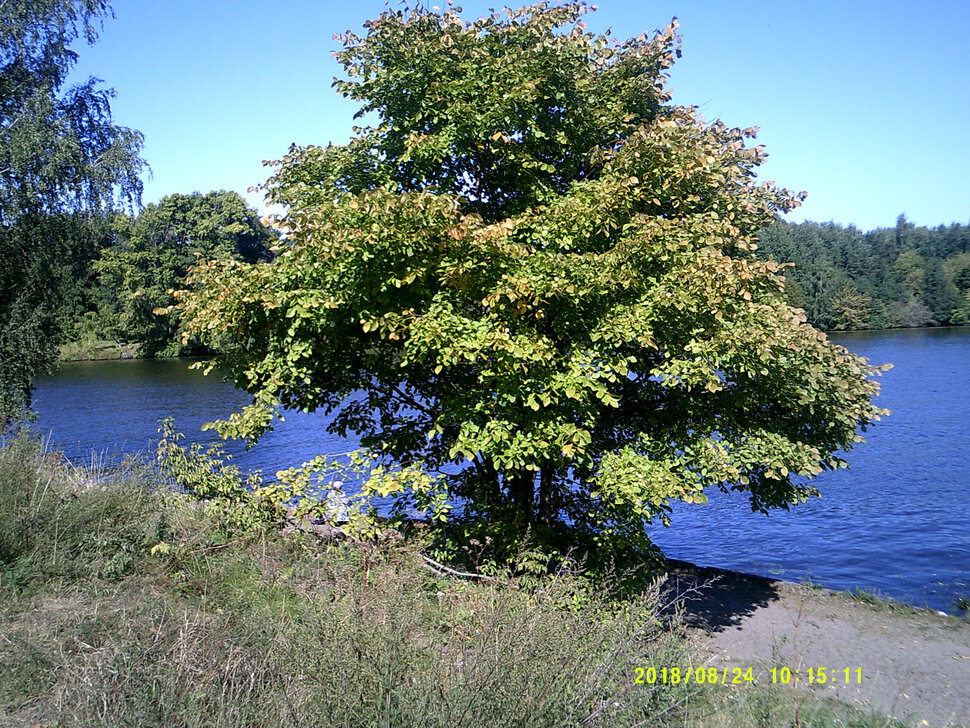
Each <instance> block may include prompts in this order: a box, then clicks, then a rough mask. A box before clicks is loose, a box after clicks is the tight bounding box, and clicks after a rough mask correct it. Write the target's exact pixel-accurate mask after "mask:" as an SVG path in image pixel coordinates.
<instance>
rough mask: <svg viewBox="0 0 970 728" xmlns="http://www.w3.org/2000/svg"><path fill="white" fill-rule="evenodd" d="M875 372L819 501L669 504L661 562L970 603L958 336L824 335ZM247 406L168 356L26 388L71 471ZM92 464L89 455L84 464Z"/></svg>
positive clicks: (310, 425)
mask: <svg viewBox="0 0 970 728" xmlns="http://www.w3.org/2000/svg"><path fill="white" fill-rule="evenodd" d="M833 338H834V339H835V340H836V341H838V342H839V343H841V344H843V345H845V346H847V347H848V348H850V349H851V350H852V351H854V352H856V353H858V354H861V355H863V356H865V357H867V358H869V359H870V361H872V362H874V363H884V362H892V363H893V365H894V367H893V369H891V370H890V371H889V372H887V373H886V374H884V375H883V376H882V378H881V380H882V396H881V397H880V398H879V404H880V406H882V407H888V408H889V409H891V410H892V411H893V414H892V415H891V416H890V417H888V418H885V419H884V420H883V421H882V422H881V423H879V424H878V425H877V426H876V427H875V428H873V429H872V430H870V431H869V432H868V433H867V435H866V438H867V442H866V443H865V444H864V445H860V446H859V447H857V448H856V449H854V450H852V451H851V452H850V453H849V456H848V460H849V463H850V465H851V469H850V470H848V471H839V472H834V473H824V474H822V475H821V476H819V477H818V478H817V479H816V481H815V484H816V485H817V486H818V488H819V490H821V492H822V497H821V498H817V499H812V500H811V501H809V502H807V503H804V504H801V505H799V506H797V507H795V508H793V509H792V510H791V511H790V512H785V511H777V512H773V513H771V515H769V516H764V515H761V514H757V513H752V512H751V510H750V508H749V507H748V505H747V501H746V499H745V498H744V497H742V496H739V495H737V494H734V495H724V494H721V493H711V499H710V503H708V504H706V505H688V504H678V506H677V507H676V508H675V512H674V514H673V519H672V526H671V527H670V528H661V527H657V528H653V529H651V536H652V537H653V539H654V540H655V541H656V543H658V544H659V545H660V546H661V547H662V548H663V549H664V551H665V553H667V555H668V556H671V557H673V558H679V559H684V560H687V561H693V562H695V563H698V564H702V565H708V566H718V567H722V568H728V569H736V570H739V571H746V572H750V573H755V574H761V575H764V576H771V577H777V578H783V579H789V580H794V581H801V580H811V581H813V582H815V583H818V584H821V585H824V586H827V587H831V588H835V589H852V588H861V589H866V590H869V591H873V592H876V593H878V594H881V595H883V596H887V597H892V598H895V599H899V600H901V601H905V602H909V603H913V604H918V605H925V606H930V607H933V608H936V609H940V610H943V611H946V612H951V611H953V609H954V603H955V601H956V600H957V599H958V598H960V597H968V598H970V473H968V468H967V459H968V453H967V446H968V443H970V437H968V436H970V328H947V329H907V330H896V331H878V332H859V333H852V334H839V335H837V336H834V337H833ZM246 401H247V399H246V397H245V396H244V395H243V394H242V393H240V392H237V391H236V390H234V389H233V388H232V387H231V386H229V385H228V384H226V383H224V382H222V381H221V380H220V379H219V378H218V377H216V376H209V377H203V376H201V374H200V373H199V372H197V371H194V370H189V369H188V368H187V362H185V361H178V360H160V361H152V360H143V361H124V362H120V361H119V362H115V361H112V362H76V363H70V364H66V365H64V366H63V367H62V368H61V369H60V371H59V372H58V373H57V374H55V375H54V376H51V377H47V378H45V379H43V380H41V381H40V382H38V386H37V391H36V395H35V400H34V405H35V409H36V410H37V411H38V412H39V420H38V423H37V427H38V429H40V430H41V431H42V432H44V433H45V434H46V435H47V437H48V439H49V442H50V444H51V446H53V447H55V448H57V449H60V450H63V451H64V453H65V455H66V456H67V457H69V458H70V459H72V460H74V461H76V462H77V461H80V462H84V461H88V460H90V459H91V458H92V457H94V458H95V459H100V460H113V459H114V458H116V457H118V456H119V455H120V454H123V453H147V452H149V451H150V449H151V443H152V440H153V438H155V437H157V435H156V430H157V426H158V425H157V423H158V420H159V419H161V418H163V417H169V416H171V417H174V418H175V421H176V425H177V428H178V429H179V430H181V431H182V432H186V433H189V434H190V435H191V436H192V437H193V438H194V439H195V440H196V441H206V440H210V441H211V440H214V439H215V438H214V437H213V436H212V435H211V433H200V432H199V426H200V425H201V424H202V423H203V422H207V421H210V420H213V419H217V418H219V417H223V416H225V415H228V414H229V413H230V412H232V411H234V410H235V409H237V408H238V407H240V406H241V405H243V404H245V403H246ZM355 446H356V443H355V442H354V441H351V440H345V439H341V438H337V437H334V436H332V435H329V434H328V433H327V432H326V422H325V420H324V419H323V418H322V417H320V416H317V415H306V414H302V413H296V414H288V415H287V421H286V422H285V423H283V424H281V425H279V426H278V427H277V428H276V430H275V431H274V432H272V433H270V434H268V435H267V436H266V437H265V438H264V439H263V440H262V441H261V442H260V443H259V444H258V445H257V446H256V447H255V448H253V449H252V450H250V451H248V452H246V451H244V450H243V449H242V448H241V447H238V446H237V447H233V448H230V450H231V451H232V452H234V454H235V455H236V462H237V463H238V464H240V465H241V466H242V467H244V468H245V469H249V470H256V469H260V470H263V471H264V472H270V473H272V472H275V471H276V470H278V469H280V468H281V467H287V466H290V465H295V464H299V463H300V462H303V461H305V460H309V459H310V458H312V457H313V456H315V455H317V454H339V453H343V452H347V451H348V450H352V449H353V448H354V447H355ZM92 454H93V455H92Z"/></svg>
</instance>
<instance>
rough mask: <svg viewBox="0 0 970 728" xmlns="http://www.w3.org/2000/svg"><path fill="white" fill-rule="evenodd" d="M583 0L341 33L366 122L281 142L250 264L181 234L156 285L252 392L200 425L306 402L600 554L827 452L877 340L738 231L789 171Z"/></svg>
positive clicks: (857, 424)
mask: <svg viewBox="0 0 970 728" xmlns="http://www.w3.org/2000/svg"><path fill="white" fill-rule="evenodd" d="M588 11H589V8H588V7H587V6H586V5H585V4H583V3H569V4H563V5H553V4H550V3H540V4H538V5H534V6H531V7H528V8H525V9H522V10H506V11H503V12H494V13H492V14H491V15H489V16H487V17H485V18H481V19H479V20H475V21H472V22H468V21H465V20H463V19H462V18H461V16H460V15H459V11H458V10H457V9H455V10H452V9H448V10H445V11H443V12H437V11H433V10H425V9H422V8H417V9H404V10H390V11H387V12H385V13H383V14H382V15H381V16H380V17H379V18H377V19H376V20H373V21H371V22H369V23H367V24H366V26H365V28H366V34H365V35H363V36H358V35H354V34H352V33H348V34H346V35H343V36H340V40H341V41H342V42H343V49H342V50H341V51H339V52H338V53H337V54H336V55H337V57H338V59H339V60H340V61H341V63H342V64H343V66H344V69H345V71H346V77H345V78H344V79H341V80H337V81H336V82H335V85H336V87H337V89H338V90H339V91H340V92H341V93H343V94H344V95H345V96H347V97H349V98H351V99H354V100H355V101H358V102H360V104H361V108H360V112H359V116H365V115H366V118H368V119H373V123H372V124H371V125H369V126H365V127H360V128H356V130H355V134H356V135H355V136H354V137H353V138H352V139H351V140H350V141H349V142H348V143H346V144H343V145H330V146H327V147H326V148H322V147H314V146H309V147H293V148H291V149H290V151H289V153H288V154H287V155H286V156H285V157H284V158H283V159H282V160H280V162H279V163H278V169H277V170H276V172H275V174H274V175H273V177H272V178H271V179H270V180H269V182H268V183H267V185H266V190H267V192H268V196H269V199H270V200H271V201H273V202H276V203H281V204H283V205H285V206H286V209H287V212H286V214H285V215H284V216H283V217H282V219H281V220H280V221H279V223H278V224H279V226H280V228H281V229H282V230H284V231H285V235H286V237H285V241H284V242H283V244H282V245H281V248H280V253H279V255H278V257H277V258H276V260H275V262H274V263H273V264H271V265H247V264H244V263H240V262H229V261H207V262H201V263H200V264H199V265H197V266H196V267H195V268H194V269H193V271H192V273H191V276H190V279H189V284H190V285H189V288H190V290H189V292H185V293H182V294H180V295H181V296H182V298H181V304H180V308H181V312H182V315H183V320H184V321H185V326H186V331H187V332H188V333H190V334H192V335H196V336H200V337H203V338H204V337H206V336H218V337H220V340H221V341H223V342H227V345H226V349H225V352H226V353H225V356H223V357H222V358H221V360H220V366H221V367H224V371H227V372H229V373H230V375H231V376H232V378H233V379H234V380H235V382H236V383H237V385H238V386H240V387H242V388H244V389H246V390H247V391H249V392H251V393H252V394H253V396H254V404H253V405H252V406H251V407H248V408H246V409H245V410H243V412H241V413H238V414H237V415H234V416H232V417H230V418H229V419H228V420H227V421H225V422H222V423H221V424H219V425H218V428H219V431H220V432H221V433H222V434H223V435H225V436H250V437H258V436H259V435H260V434H261V433H262V432H263V431H264V430H265V428H266V427H268V426H269V425H270V424H271V421H272V416H273V413H274V411H277V410H279V409H280V408H291V409H302V410H307V411H315V410H322V411H324V412H326V413H329V414H331V415H332V416H333V424H332V427H331V429H332V430H333V431H334V432H337V433H339V434H342V435H343V434H347V433H354V434H356V435H358V436H359V437H360V438H361V441H362V443H363V444H364V445H365V446H368V447H371V448H373V449H374V451H375V452H377V453H379V454H380V455H381V456H382V457H385V458H388V459H390V460H394V461H397V462H399V463H402V464H406V465H408V466H416V467H422V468H425V469H427V470H428V471H429V472H431V473H435V474H438V475H440V477H442V478H443V479H444V482H445V483H446V484H447V488H448V493H449V495H450V496H451V497H452V498H454V499H456V500H457V501H458V502H460V503H461V505H462V508H461V509H460V520H463V522H464V523H466V524H468V529H469V530H468V531H467V533H468V534H469V535H471V534H472V533H473V532H474V531H475V529H482V528H485V529H488V528H493V527H494V528H497V529H500V530H501V533H502V535H503V536H509V537H512V538H515V537H516V534H518V535H519V536H521V534H523V533H525V532H526V531H527V530H528V531H531V532H532V533H533V534H534V535H535V536H537V537H538V538H540V539H542V540H546V541H550V542H554V543H562V544H565V543H574V542H575V541H576V540H577V539H581V540H586V541H587V543H590V544H595V545H596V547H597V548H599V549H601V552H600V555H601V556H606V557H608V555H609V553H610V549H613V548H616V549H617V551H619V552H630V551H631V550H632V551H633V552H643V551H645V550H646V549H648V548H649V543H648V541H647V539H646V537H645V535H644V528H643V527H644V524H645V523H648V522H651V521H655V520H659V521H662V522H666V521H667V517H668V514H669V512H670V508H671V503H672V502H673V501H677V500H682V501H687V502H694V503H700V502H703V501H704V500H705V499H706V496H705V491H706V490H708V489H710V488H720V489H722V490H736V491H741V492H744V493H746V494H747V495H748V497H749V498H750V501H751V506H752V508H754V509H756V510H762V511H765V510H768V509H770V508H775V507H782V508H787V507H788V506H789V505H791V504H794V503H797V502H799V501H801V500H803V499H805V498H806V497H807V496H809V495H811V494H813V493H814V492H815V491H814V489H813V488H812V487H811V486H810V485H808V482H807V481H808V479H810V478H811V477H813V476H815V475H817V474H818V473H819V472H821V471H822V470H824V469H827V468H836V467H839V466H840V465H842V464H843V461H842V459H841V458H840V457H839V456H838V455H837V454H836V453H839V452H840V451H843V450H846V449H848V448H850V447H852V446H853V445H854V444H855V443H856V442H858V441H859V440H860V439H861V438H860V437H859V435H858V434H857V433H858V431H859V430H860V429H861V430H865V429H866V428H867V427H868V426H869V425H870V424H871V423H872V422H874V421H875V420H877V419H878V418H879V415H880V413H881V411H880V410H879V409H878V408H876V407H875V406H874V405H873V404H872V401H871V398H872V397H873V395H875V394H876V392H877V389H878V386H877V384H876V383H875V382H874V381H872V379H870V377H871V375H872V374H873V373H874V371H875V370H874V369H873V368H872V367H870V366H869V365H868V364H867V363H866V362H865V361H864V360H863V359H861V358H859V357H856V356H854V355H852V354H851V353H849V352H848V351H846V350H845V349H844V348H842V347H839V346H835V345H833V344H832V343H831V342H829V341H828V339H827V338H826V337H825V335H824V334H823V333H821V332H819V331H817V330H816V329H814V328H812V327H811V326H810V325H809V324H808V323H806V319H805V316H804V314H803V313H802V312H801V311H799V310H797V309H793V308H792V307H791V306H789V305H788V303H787V302H786V299H785V295H784V285H783V278H782V275H781V270H782V267H781V266H779V265H778V264H776V263H774V262H771V261H763V260H759V258H758V257H757V256H756V254H755V250H756V247H757V245H756V242H755V241H756V235H757V234H758V232H759V230H761V229H762V228H763V227H764V226H765V225H766V224H768V223H770V222H771V221H773V220H775V219H776V217H777V216H778V215H780V214H783V213H785V212H787V211H788V210H790V209H791V208H793V207H794V206H796V205H797V204H798V202H799V199H800V197H799V196H798V195H794V194H791V193H789V192H787V191H785V190H782V189H778V188H777V187H775V186H774V185H773V184H772V183H759V182H758V181H757V179H756V170H757V167H758V165H759V164H761V162H762V161H763V160H764V158H765V154H764V150H763V149H762V148H761V147H759V146H751V145H750V143H749V141H748V140H749V139H751V138H752V137H753V136H754V133H755V130H753V129H744V130H742V129H732V128H728V127H727V126H725V125H724V124H722V123H720V122H713V123H708V122H706V121H704V120H703V119H702V118H701V117H700V116H699V114H698V112H697V110H696V109H695V108H690V107H683V106H677V105H674V104H672V103H671V100H670V95H669V93H668V91H667V90H666V87H665V83H666V79H667V73H668V69H669V68H670V67H671V65H672V64H673V63H674V60H675V58H676V57H677V56H678V55H679V54H680V50H679V47H678V42H679V39H678V37H677V35H676V27H677V26H676V23H672V24H671V25H670V26H669V27H667V28H666V29H664V30H662V31H660V32H658V33H656V34H655V35H653V36H650V37H648V36H647V35H641V36H638V37H636V38H633V39H630V40H627V41H623V42H618V41H616V40H614V39H612V38H611V37H609V36H608V35H598V34H594V33H591V32H589V31H588V30H586V27H585V25H584V23H583V22H582V17H583V16H584V15H585V14H586V13H587V12H588Z"/></svg>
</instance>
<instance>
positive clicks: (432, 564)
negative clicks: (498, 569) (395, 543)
mask: <svg viewBox="0 0 970 728" xmlns="http://www.w3.org/2000/svg"><path fill="white" fill-rule="evenodd" d="M421 558H422V559H424V565H425V568H427V569H430V570H431V571H433V572H435V573H436V574H437V575H438V576H441V575H442V574H451V575H452V576H461V577H463V578H465V579H481V580H482V581H495V579H493V578H492V577H490V576H485V574H475V573H472V572H468V571H455V570H454V569H449V568H448V567H447V566H445V565H444V564H439V563H438V562H437V561H435V560H434V559H432V558H430V557H428V556H425V555H424V554H421Z"/></svg>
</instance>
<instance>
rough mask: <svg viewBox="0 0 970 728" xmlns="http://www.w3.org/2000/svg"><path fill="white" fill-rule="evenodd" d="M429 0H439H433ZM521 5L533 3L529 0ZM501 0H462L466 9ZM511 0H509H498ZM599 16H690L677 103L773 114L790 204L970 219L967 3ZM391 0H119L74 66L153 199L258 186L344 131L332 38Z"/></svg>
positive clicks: (812, 216) (777, 162) (753, 120)
mask: <svg viewBox="0 0 970 728" xmlns="http://www.w3.org/2000/svg"><path fill="white" fill-rule="evenodd" d="M435 2H437V0H433V1H432V2H431V3H429V4H432V5H433V4H435ZM523 4H525V3H523ZM496 5H497V4H496V3H488V2H477V1H476V2H466V3H462V6H463V7H464V10H465V12H464V13H463V15H464V16H465V17H466V18H473V17H478V16H479V15H483V14H486V13H487V10H488V8H489V7H493V6H496ZM498 5H499V6H501V5H500V4H498ZM598 6H599V10H598V11H597V12H595V13H592V14H590V15H589V16H587V24H588V25H589V27H590V28H591V29H592V30H595V31H602V30H605V29H606V28H608V27H611V28H612V29H613V32H614V34H615V35H616V36H617V37H620V38H627V37H631V36H634V35H638V34H639V33H641V32H644V31H653V30H654V29H656V28H659V27H663V26H664V25H666V24H667V23H668V22H669V20H670V18H671V17H672V16H674V15H676V16H677V17H678V18H679V20H680V24H681V28H680V32H681V35H682V36H683V53H684V55H683V58H682V59H681V60H680V61H679V62H678V64H677V65H676V66H675V67H674V69H673V72H672V80H671V86H672V88H673V89H674V101H675V102H677V103H680V104H686V105H696V106H699V107H700V108H701V111H702V113H703V114H704V115H705V117H706V118H708V119H709V120H713V119H717V118H719V119H721V120H723V121H724V122H725V123H727V124H729V125H731V126H741V127H747V126H757V127H760V128H761V134H760V135H759V139H758V141H759V143H762V144H765V145H766V147H767V150H768V152H769V154H770V158H769V161H768V163H767V164H766V165H764V166H763V167H762V169H761V174H760V176H761V178H762V179H765V180H768V179H771V180H775V181H776V182H778V183H779V184H781V185H783V186H785V187H788V188H789V189H793V190H796V191H797V190H807V191H808V193H809V196H808V200H807V201H806V203H805V205H804V206H803V207H802V208H800V209H799V210H797V211H796V212H794V213H792V214H791V215H790V216H789V219H792V220H803V219H808V220H816V221H830V220H831V221H835V222H839V223H843V224H855V225H857V226H858V227H860V228H862V229H865V230H868V229H871V228H875V227H886V226H891V225H893V224H894V223H895V220H896V217H897V216H898V215H899V214H900V213H904V214H906V216H907V217H908V218H909V219H910V220H912V221H914V222H915V223H917V224H920V225H929V226H935V225H939V224H949V223H952V222H960V223H967V222H970V43H968V42H967V38H968V36H970V3H963V2H941V1H939V0H937V1H935V2H926V3H923V2H915V1H912V2H894V1H893V0H881V1H878V2H877V1H875V0H861V1H852V0H843V1H842V2H829V1H828V0H823V1H821V2H820V1H816V0H813V1H812V2H785V1H784V0H778V1H776V2H755V1H754V0H747V1H746V0H731V1H730V2H727V1H725V0H721V2H715V1H714V0H682V1H681V2H654V1H653V0H643V1H641V2H623V1H620V0H600V2H599V3H598ZM384 8H385V5H384V3H383V2H382V1H381V0H359V1H358V2H356V3H345V2H327V1H325V0H316V1H314V0H278V1H277V2H276V3H274V4H272V5H271V4H269V3H266V2H257V1H256V0H233V1H232V2H229V1H228V0H206V1H205V2H199V1H198V0H165V1H164V2H162V1H161V0H114V10H115V14H116V18H115V19H114V20H109V21H107V22H106V23H105V26H104V29H103V32H102V34H101V39H100V41H99V42H98V43H97V45H95V46H93V47H82V46H78V48H77V50H78V52H79V54H80V56H81V58H80V62H79V64H78V67H77V74H76V75H77V76H82V77H87V76H88V75H93V76H96V77H98V78H101V79H104V81H105V82H106V85H108V86H111V87H114V89H115V91H116V92H117V98H116V99H115V100H114V102H113V104H112V108H113V112H114V118H115V121H116V123H119V124H122V125H124V126H129V127H132V128H135V129H139V130H140V131H142V132H143V133H144V134H145V138H146V145H145V152H144V154H145V156H146V157H147V159H148V161H149V164H150V165H151V166H152V169H153V172H154V177H153V179H150V180H147V181H146V185H145V196H144V202H146V203H148V202H155V201H157V200H158V199H160V198H161V197H163V196H165V195H167V194H171V193H175V192H192V191H195V190H199V191H202V192H207V191H209V190H214V189H231V190H236V191H238V192H240V193H243V194H245V196H246V197H247V199H249V200H250V201H251V202H252V203H254V204H258V203H259V201H260V195H258V194H246V189H247V188H248V187H250V186H252V185H256V184H259V183H261V182H263V181H264V180H265V179H266V177H267V176H268V170H267V169H265V168H264V167H263V166H262V161H263V160H266V159H277V158H279V157H280V156H282V155H283V154H284V153H285V152H286V150H287V148H288V146H289V145H290V143H291V142H296V143H298V144H326V143H327V142H334V143H341V142H343V141H345V140H346V139H347V138H348V137H349V136H350V126H351V124H352V116H353V113H354V111H355V109H356V107H355V105H354V104H352V103H351V102H348V101H346V100H344V99H342V98H341V97H340V96H338V95H337V93H336V92H335V91H334V90H333V89H332V88H331V86H330V84H331V80H332V78H333V76H334V75H337V74H339V72H340V68H339V66H338V65H337V63H336V62H335V61H334V60H333V58H332V57H331V52H332V51H333V50H335V49H336V48H337V46H338V44H337V42H336V41H334V40H333V38H332V36H333V34H334V33H336V32H342V31H345V30H347V29H350V30H354V31H361V25H362V23H363V22H364V21H365V20H367V19H369V18H373V17H376V16H377V15H378V14H380V12H381V11H382V10H384Z"/></svg>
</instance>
